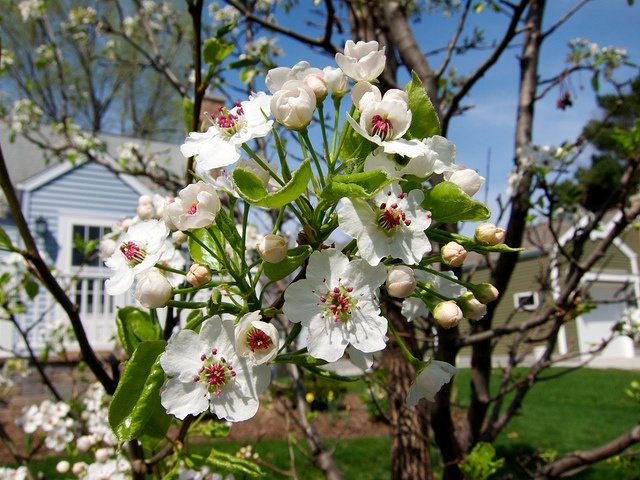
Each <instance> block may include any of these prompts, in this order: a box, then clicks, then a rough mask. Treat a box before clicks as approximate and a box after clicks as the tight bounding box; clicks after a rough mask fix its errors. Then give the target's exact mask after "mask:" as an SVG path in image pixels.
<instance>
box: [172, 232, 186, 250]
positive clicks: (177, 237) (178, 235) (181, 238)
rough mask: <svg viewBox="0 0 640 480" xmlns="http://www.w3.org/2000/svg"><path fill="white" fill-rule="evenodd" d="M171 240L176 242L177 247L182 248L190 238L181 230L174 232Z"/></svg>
mask: <svg viewBox="0 0 640 480" xmlns="http://www.w3.org/2000/svg"><path fill="white" fill-rule="evenodd" d="M171 238H172V239H173V241H174V242H175V244H176V246H178V247H179V246H180V245H182V244H183V243H184V242H186V241H187V239H188V238H189V237H187V234H186V233H184V232H181V231H180V230H176V231H175V232H173V233H172V234H171Z"/></svg>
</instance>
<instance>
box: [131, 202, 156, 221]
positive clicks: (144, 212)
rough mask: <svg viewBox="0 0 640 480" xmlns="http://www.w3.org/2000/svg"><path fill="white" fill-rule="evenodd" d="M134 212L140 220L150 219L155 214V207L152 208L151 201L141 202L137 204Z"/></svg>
mask: <svg viewBox="0 0 640 480" xmlns="http://www.w3.org/2000/svg"><path fill="white" fill-rule="evenodd" d="M136 214H137V215H138V218H139V219H140V220H150V219H152V218H153V217H154V216H155V214H156V209H155V208H153V204H152V203H143V204H140V205H138V208H137V209H136Z"/></svg>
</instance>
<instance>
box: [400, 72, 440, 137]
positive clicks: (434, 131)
mask: <svg viewBox="0 0 640 480" xmlns="http://www.w3.org/2000/svg"><path fill="white" fill-rule="evenodd" d="M404 91H405V92H407V95H408V96H409V109H410V110H411V113H412V120H411V126H410V127H409V130H408V131H407V133H406V134H405V137H406V138H410V139H411V138H417V139H418V140H422V139H423V138H427V137H432V136H434V135H439V134H440V121H439V120H438V115H437V114H436V110H435V108H433V104H432V103H431V100H430V99H429V96H428V95H427V92H426V91H425V89H424V85H422V81H421V80H420V77H418V74H417V73H416V72H411V81H410V82H409V83H407V84H406V85H405V87H404Z"/></svg>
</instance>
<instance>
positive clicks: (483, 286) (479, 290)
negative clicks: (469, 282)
mask: <svg viewBox="0 0 640 480" xmlns="http://www.w3.org/2000/svg"><path fill="white" fill-rule="evenodd" d="M471 291H472V292H473V296H474V297H476V298H477V299H478V300H479V301H480V302H482V303H484V304H487V303H491V302H493V301H495V300H497V299H498V296H499V295H500V292H498V289H497V288H496V287H494V286H493V285H491V284H490V283H480V284H478V285H475V286H474V287H473V288H472V289H471Z"/></svg>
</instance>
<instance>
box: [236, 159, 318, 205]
mask: <svg viewBox="0 0 640 480" xmlns="http://www.w3.org/2000/svg"><path fill="white" fill-rule="evenodd" d="M311 175H312V172H311V164H310V163H309V160H305V161H304V162H302V163H301V164H300V166H299V167H298V169H297V170H296V171H295V172H293V175H292V177H291V180H289V182H287V183H286V184H285V185H284V186H283V187H282V188H281V189H279V190H277V191H275V192H271V193H269V192H267V189H266V188H265V186H264V184H263V183H262V180H260V178H258V176H257V175H256V174H255V173H253V172H250V171H249V170H244V169H242V168H234V170H233V180H234V182H235V183H236V186H237V187H238V192H239V193H240V196H241V197H242V198H243V199H244V200H245V201H246V202H247V203H250V204H251V205H256V206H258V207H264V208H281V207H284V206H285V205H286V204H288V203H290V202H293V201H294V200H296V199H297V198H298V197H299V196H300V195H302V193H303V192H304V191H305V189H306V188H307V184H308V183H309V180H311Z"/></svg>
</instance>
